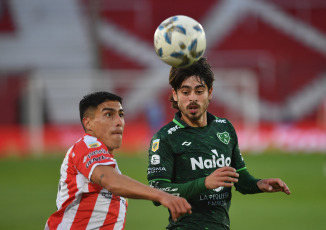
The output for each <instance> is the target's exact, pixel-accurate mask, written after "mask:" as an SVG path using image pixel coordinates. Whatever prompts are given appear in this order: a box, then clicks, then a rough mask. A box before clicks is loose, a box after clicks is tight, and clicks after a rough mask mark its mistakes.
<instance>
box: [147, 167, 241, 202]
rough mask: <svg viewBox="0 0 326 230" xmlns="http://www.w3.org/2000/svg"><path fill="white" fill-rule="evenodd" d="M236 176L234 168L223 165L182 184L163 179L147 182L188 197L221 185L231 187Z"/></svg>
mask: <svg viewBox="0 0 326 230" xmlns="http://www.w3.org/2000/svg"><path fill="white" fill-rule="evenodd" d="M238 176H239V175H238V174H237V173H236V171H235V169H234V168H231V167H223V168H219V169H216V170H215V171H214V172H212V173H211V174H210V175H208V176H207V177H202V178H199V179H196V180H193V181H189V182H186V183H182V184H178V183H171V181H169V180H165V179H153V180H151V181H149V182H150V185H151V186H152V187H155V188H157V189H161V190H164V191H166V192H169V193H171V194H173V195H178V196H181V197H184V198H186V199H190V198H192V197H194V196H196V195H198V194H200V193H202V192H205V191H207V190H209V189H215V188H218V187H221V186H223V187H232V186H233V183H236V182H238V179H237V177H238Z"/></svg>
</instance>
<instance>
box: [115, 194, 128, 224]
mask: <svg viewBox="0 0 326 230" xmlns="http://www.w3.org/2000/svg"><path fill="white" fill-rule="evenodd" d="M120 198H121V200H120V212H119V216H118V219H117V222H116V223H115V225H114V228H113V230H121V229H122V228H123V224H124V222H125V220H126V219H125V215H126V211H127V209H126V203H127V201H126V199H125V198H123V197H120Z"/></svg>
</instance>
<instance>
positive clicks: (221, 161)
mask: <svg viewBox="0 0 326 230" xmlns="http://www.w3.org/2000/svg"><path fill="white" fill-rule="evenodd" d="M212 152H213V153H214V155H212V158H210V159H205V160H204V159H203V157H198V158H194V157H192V158H190V162H191V169H192V170H197V168H198V169H211V168H221V167H224V166H230V165H231V158H230V157H225V156H224V154H221V155H220V156H219V155H218V153H217V151H216V149H213V150H212Z"/></svg>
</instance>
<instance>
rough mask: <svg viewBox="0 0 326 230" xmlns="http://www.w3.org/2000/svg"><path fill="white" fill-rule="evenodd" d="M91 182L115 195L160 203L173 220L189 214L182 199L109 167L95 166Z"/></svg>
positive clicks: (188, 207) (189, 210)
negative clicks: (168, 210)
mask: <svg viewBox="0 0 326 230" xmlns="http://www.w3.org/2000/svg"><path fill="white" fill-rule="evenodd" d="M91 180H92V182H94V183H96V184H98V185H100V186H102V187H104V188H105V189H107V190H108V191H110V192H112V193H113V194H115V195H119V196H123V197H127V198H133V199H146V200H151V201H156V202H160V203H161V204H162V205H163V206H165V207H167V208H168V209H170V211H171V214H172V218H173V219H174V220H176V219H177V218H179V217H180V216H183V215H184V214H186V213H189V214H190V213H191V206H190V204H189V203H188V202H187V201H186V200H185V199H184V198H181V197H176V196H173V195H170V194H168V193H166V192H163V191H161V190H158V189H155V188H151V187H149V186H146V185H144V184H142V183H140V182H138V181H136V180H133V179H132V178H130V177H128V176H125V175H121V174H119V173H118V172H117V171H116V170H115V169H114V168H113V167H111V166H105V165H99V166H97V167H96V168H95V169H94V171H93V173H92V176H91Z"/></svg>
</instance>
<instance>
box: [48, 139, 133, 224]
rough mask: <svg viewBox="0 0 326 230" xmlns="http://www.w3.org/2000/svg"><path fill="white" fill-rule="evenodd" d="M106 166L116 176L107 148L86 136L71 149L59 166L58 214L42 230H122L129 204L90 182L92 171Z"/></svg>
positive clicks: (52, 216) (113, 162)
mask: <svg viewBox="0 0 326 230" xmlns="http://www.w3.org/2000/svg"><path fill="white" fill-rule="evenodd" d="M98 165H109V166H112V167H114V168H115V169H116V170H117V171H118V172H119V173H121V172H120V170H119V168H118V164H117V162H116V160H115V159H114V158H113V156H112V155H111V154H110V153H109V152H108V149H107V147H106V146H105V145H104V144H103V143H102V142H101V141H99V140H98V139H97V138H95V137H92V136H90V135H88V134H85V135H84V137H83V138H81V139H80V140H79V141H77V142H76V144H75V145H74V146H72V147H71V148H70V149H69V150H68V152H67V154H66V156H65V158H64V160H63V163H62V165H61V170H60V181H59V188H58V194H57V201H56V203H57V209H58V210H57V211H56V212H55V213H53V214H52V215H51V216H50V217H49V219H48V221H47V223H46V226H45V229H46V230H48V229H50V230H53V229H58V230H59V229H62V230H66V229H78V230H81V229H103V230H109V229H110V230H111V229H112V230H118V229H119V230H120V229H124V225H125V217H126V211H127V206H128V203H127V201H126V199H125V198H123V197H121V196H116V195H114V194H112V193H110V192H109V191H108V190H106V189H104V188H103V187H101V186H99V185H97V184H94V183H92V182H91V181H90V178H91V175H92V172H93V170H94V168H95V167H96V166H98Z"/></svg>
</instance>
